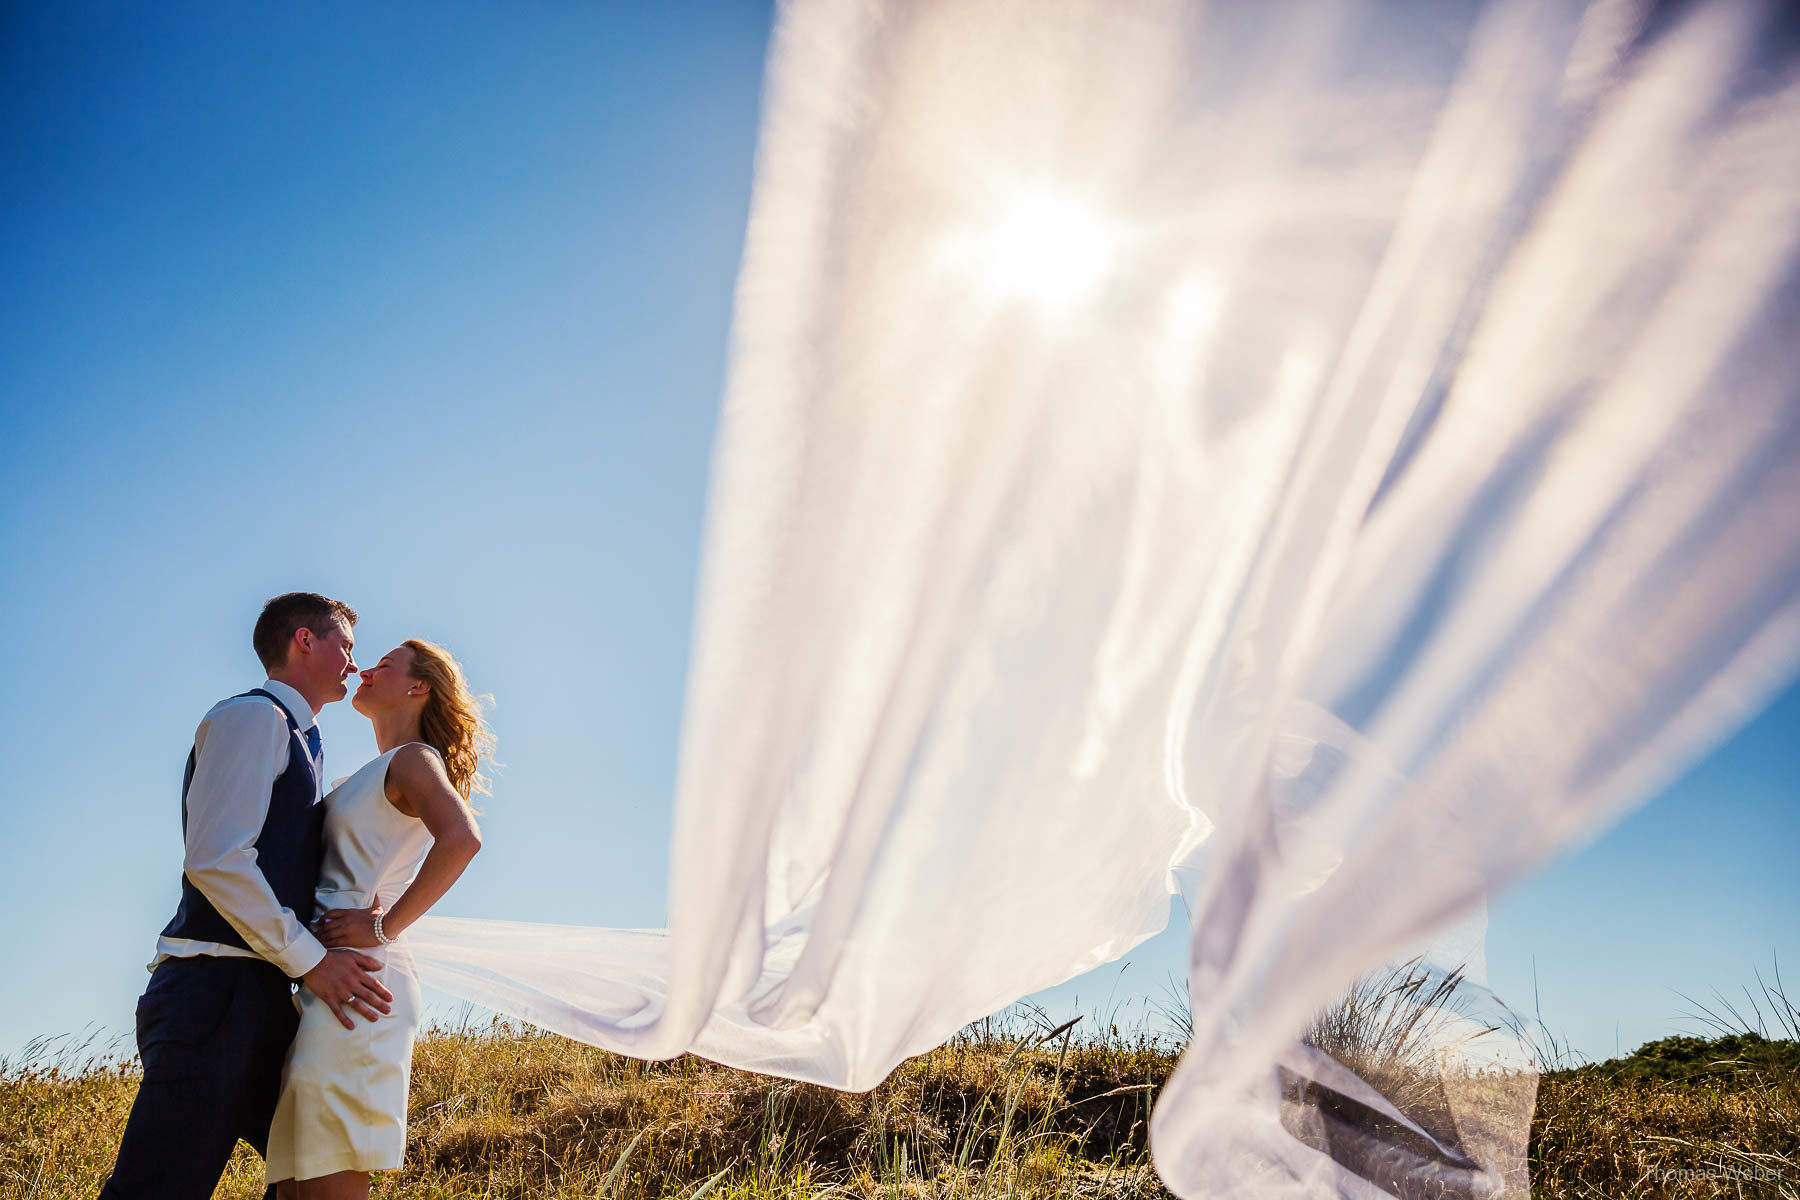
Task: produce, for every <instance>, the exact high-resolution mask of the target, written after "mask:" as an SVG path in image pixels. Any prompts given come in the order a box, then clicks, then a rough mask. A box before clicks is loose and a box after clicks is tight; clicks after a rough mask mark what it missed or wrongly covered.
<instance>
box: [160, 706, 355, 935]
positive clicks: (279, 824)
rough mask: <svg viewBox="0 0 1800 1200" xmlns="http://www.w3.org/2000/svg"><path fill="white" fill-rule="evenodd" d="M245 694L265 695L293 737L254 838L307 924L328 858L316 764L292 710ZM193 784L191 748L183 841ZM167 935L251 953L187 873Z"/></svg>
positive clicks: (262, 864)
mask: <svg viewBox="0 0 1800 1200" xmlns="http://www.w3.org/2000/svg"><path fill="white" fill-rule="evenodd" d="M242 695H243V696H262V697H264V698H265V699H267V700H270V701H272V702H273V703H274V705H275V707H276V708H278V709H280V710H281V714H282V715H283V716H284V717H286V718H287V724H288V733H289V734H290V736H289V738H288V743H289V749H288V761H287V766H286V768H284V769H283V770H282V772H281V774H280V775H278V776H276V777H275V785H274V787H273V788H271V789H270V791H269V815H268V816H267V817H265V818H264V819H263V825H262V831H261V832H260V833H258V834H257V835H256V842H255V845H256V866H257V869H258V870H260V871H261V872H262V873H263V878H265V879H267V880H268V881H269V888H270V890H271V891H273V892H274V893H275V899H276V900H278V901H280V902H281V905H282V907H284V908H291V909H293V910H294V915H295V916H296V917H298V918H299V919H300V923H301V924H302V925H305V924H308V923H310V922H311V921H312V918H313V892H314V891H315V890H316V889H317V888H318V886H319V866H320V863H321V861H322V860H323V859H324V856H325V805H324V804H323V803H321V802H320V800H319V790H320V789H319V787H318V784H317V783H316V782H315V781H314V779H313V767H312V762H311V760H310V758H309V757H308V755H307V753H306V748H305V746H304V744H303V743H302V740H301V739H300V738H297V737H293V736H291V735H292V734H295V733H298V732H299V731H300V724H299V722H297V721H295V720H294V714H293V713H291V712H289V711H288V709H287V705H285V704H283V703H282V702H281V701H279V700H277V699H275V697H274V696H272V695H270V694H269V693H268V692H265V691H263V690H262V689H261V688H256V689H254V690H252V691H248V692H244V693H242ZM237 698H239V699H241V698H242V697H241V696H240V697H237ZM193 782H194V752H193V751H192V750H190V751H188V760H187V772H186V773H185V774H184V775H183V776H182V777H181V832H182V835H183V836H184V837H185V836H186V835H187V816H188V810H187V794H188V788H189V786H191V785H192V784H193ZM163 936H164V937H172V938H192V939H194V940H195V941H202V942H218V943H220V944H221V945H226V946H237V947H239V948H240V949H244V950H248V949H250V945H249V943H247V942H245V941H244V936H243V935H242V934H241V933H239V932H238V931H237V930H236V929H233V928H232V926H231V922H230V921H227V920H226V919H225V918H224V917H223V916H221V915H219V910H218V909H216V908H214V907H213V905H212V901H210V900H208V899H207V898H206V896H205V894H204V893H202V892H201V891H200V889H199V888H197V887H195V886H194V884H193V882H192V881H191V880H190V879H188V877H187V876H186V875H185V874H183V875H182V877H181V907H180V908H178V909H176V910H175V919H174V920H172V921H170V922H169V924H168V925H167V926H166V927H165V928H164V929H163Z"/></svg>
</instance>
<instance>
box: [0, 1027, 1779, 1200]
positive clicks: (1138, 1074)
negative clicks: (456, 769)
mask: <svg viewBox="0 0 1800 1200" xmlns="http://www.w3.org/2000/svg"><path fill="white" fill-rule="evenodd" d="M1176 1054H1177V1051H1176V1049H1175V1048H1174V1047H1173V1046H1171V1045H1170V1044H1168V1043H1166V1042H1159V1041H1156V1040H1154V1039H1151V1038H1148V1037H1138V1038H1136V1039H1135V1040H1124V1039H1120V1038H1117V1037H1108V1038H1104V1039H1102V1040H1098V1041H1083V1040H1080V1039H1078V1038H1076V1037H1075V1036H1074V1031H1072V1030H1067V1029H1065V1030H1063V1031H1060V1032H1058V1033H1057V1034H1056V1035H1055V1036H1053V1037H1045V1036H1044V1035H1042V1034H1035V1035H1033V1034H1024V1033H1019V1032H1016V1031H1012V1032H1009V1031H1006V1030H1003V1029H1000V1028H998V1027H996V1026H993V1025H991V1024H990V1025H987V1026H984V1027H982V1026H978V1027H974V1028H971V1029H970V1030H968V1031H965V1032H964V1034H963V1035H961V1036H959V1037H958V1038H956V1039H954V1040H953V1041H952V1042H951V1043H950V1044H948V1045H946V1046H943V1047H941V1048H939V1049H937V1050H933V1051H932V1052H930V1053H928V1054H924V1055H921V1056H919V1057H918V1058H914V1059H911V1060H909V1061H908V1062H906V1063H904V1064H903V1065H902V1066H901V1067H900V1068H899V1069H898V1070H896V1071H895V1072H894V1074H893V1076H892V1077H891V1078H889V1079H888V1081H887V1082H885V1083H884V1084H882V1085H881V1086H880V1087H878V1088H876V1089H875V1090H874V1091H872V1092H870V1093H867V1094H860V1095H859V1094H848V1093H843V1092H836V1091H832V1090H831V1089H828V1088H821V1087H814V1086H810V1085H801V1084H794V1083H791V1082H787V1081H783V1080H777V1079H771V1078H768V1077H765V1076H760V1075H752V1074H748V1073H746V1072H742V1071H735V1070H731V1069H728V1068H725V1067H720V1066H717V1065H715V1064H712V1063H709V1062H706V1061H704V1060H701V1059H696V1058H681V1059H676V1060H674V1061H671V1062H666V1063H645V1062H640V1061H637V1060H634V1059H629V1058H624V1057H621V1056H619V1055H615V1054H610V1053H607V1052H605V1051H601V1050H596V1049H594V1048H592V1047H588V1046H582V1045H579V1044H576V1043H572V1042H568V1041H565V1040H564V1039H561V1038H558V1037H555V1036H553V1035H548V1034H540V1033H535V1032H528V1031H524V1030H519V1029H515V1028H509V1027H507V1026H504V1025H495V1026H491V1027H486V1028H481V1029H467V1028H463V1029H449V1028H443V1027H439V1028H436V1029H434V1030H433V1031H431V1033H430V1034H429V1036H427V1037H425V1038H423V1039H422V1040H421V1041H420V1043H419V1045H418V1048H417V1054H416V1058H415V1065H414V1075H413V1094H412V1114H411V1126H412V1135H411V1140H410V1145H409V1149H408V1165H407V1169H406V1170H405V1171H403V1172H400V1173H398V1174H395V1175H390V1176H383V1177H378V1181H377V1184H376V1194H377V1195H379V1196H389V1197H407V1198H408V1200H428V1198H429V1200H437V1198H444V1200H448V1198H451V1197H455V1198H458V1200H465V1198H472V1197H478V1196H479V1197H490V1196H491V1197H555V1198H558V1200H562V1198H568V1200H574V1198H575V1197H582V1198H583V1200H587V1198H590V1197H599V1196H614V1197H621V1198H624V1200H639V1198H649V1197H663V1196H683V1197H690V1198H697V1197H701V1196H706V1197H713V1198H718V1200H726V1198H731V1197H777V1196H779V1197H784V1198H785V1197H812V1196H825V1195H828V1194H829V1195H854V1196H865V1197H871V1198H873V1197H922V1196H968V1197H990V1196H991V1197H1047V1196H1069V1197H1136V1196H1163V1195H1167V1194H1168V1193H1167V1192H1166V1191H1165V1190H1164V1189H1163V1187H1162V1185H1161V1183H1160V1182H1159V1180H1158V1179H1157V1176H1156V1173H1155V1170H1154V1168H1153V1167H1152V1166H1151V1164H1150V1161H1149V1155H1148V1151H1147V1147H1146V1143H1145V1123H1146V1120H1147V1118H1148V1115H1149V1110H1150V1107H1151V1105H1152V1104H1153V1103H1154V1100H1155V1095H1156V1092H1157V1090H1158V1089H1159V1088H1160V1087H1161V1085H1162V1083H1163V1082H1164V1080H1166V1079H1167V1077H1168V1074H1169V1072H1170V1070H1171V1069H1172V1068H1173V1066H1174V1064H1175V1059H1176ZM134 1088H135V1076H134V1072H133V1069H132V1066H131V1064H130V1063H129V1062H128V1061H127V1062H122V1063H121V1062H117V1061H108V1060H105V1059H104V1058H101V1057H89V1058H85V1059H84V1058H83V1057H82V1056H81V1054H80V1053H79V1052H69V1051H64V1052H63V1054H62V1055H61V1061H60V1063H59V1064H52V1063H50V1062H48V1061H47V1059H46V1056H45V1055H43V1054H40V1055H38V1056H37V1057H36V1058H35V1059H33V1060H28V1061H27V1062H25V1063H23V1064H12V1065H10V1066H7V1067H5V1068H4V1070H3V1071H0V1200H25V1198H27V1197H30V1198H32V1200H39V1198H48V1197H59V1198H60V1197H77V1196H92V1195H94V1194H95V1193H96V1192H97V1191H98V1189H99V1186H100V1183H101V1181H102V1180H103V1179H104V1178H105V1175H106V1172H107V1170H108V1168H109V1166H110V1164H111V1161H112V1155H113V1151H114V1149H115V1146H116V1144H117V1138H118V1135H119V1131H120V1129H121V1127H122V1126H123V1123H124V1119H125V1114H126V1112H127V1110H128V1109H129V1106H130V1103H131V1098H132V1094H133V1091H134ZM1532 1182H1533V1188H1532V1191H1533V1194H1534V1195H1535V1196H1539V1197H1555V1198H1559V1200H1560V1198H1563V1197H1569V1198H1574V1197H1602V1196H1603V1197H1609V1198H1610V1197H1634V1196H1646V1197H1648V1196H1657V1197H1671V1198H1675V1197H1680V1198H1686V1197H1695V1198H1698V1197H1708V1198H1710V1197H1717V1196H1737V1195H1743V1196H1771V1197H1774V1196H1795V1195H1797V1194H1800V1049H1797V1048H1796V1043H1794V1042H1792V1041H1777V1042H1765V1041H1762V1040H1761V1039H1760V1038H1755V1037H1749V1038H1746V1037H1744V1036H1741V1035H1740V1036H1738V1037H1736V1038H1734V1039H1717V1040H1714V1041H1702V1040H1700V1039H1694V1038H1687V1039H1668V1040H1667V1041H1665V1042H1659V1043H1653V1044H1652V1045H1651V1046H1647V1047H1645V1048H1643V1049H1642V1050H1640V1051H1639V1052H1638V1053H1637V1054H1635V1055H1633V1056H1631V1057H1630V1058H1628V1059H1625V1060H1620V1061H1617V1062H1610V1063H1603V1064H1594V1065H1586V1066H1582V1067H1579V1068H1574V1069H1567V1070H1559V1071H1552V1072H1550V1073H1548V1074H1546V1075H1545V1076H1544V1078H1543V1081H1542V1086H1541V1089H1540V1096H1539V1102H1538V1108H1537V1117H1536V1119H1535V1121H1534V1122H1533V1126H1532ZM259 1183H260V1170H259V1166H258V1163H257V1160H256V1158H255V1156H254V1155H252V1154H251V1153H250V1152H249V1150H248V1149H246V1148H244V1147H239V1151H238V1155H237V1157H236V1158H235V1159H234V1160H233V1162H232V1166H231V1170H230V1172H229V1174H228V1175H227V1177H226V1181H225V1183H224V1185H223V1186H222V1187H221V1188H220V1190H219V1193H218V1194H219V1195H220V1196H222V1197H234V1198H243V1200H250V1198H252V1197H256V1196H258V1195H259V1194H260V1191H259Z"/></svg>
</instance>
